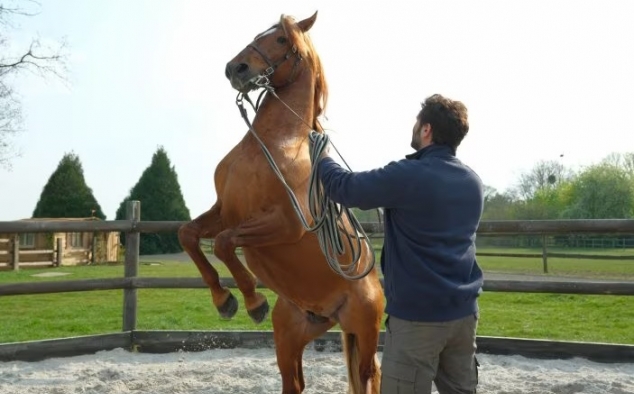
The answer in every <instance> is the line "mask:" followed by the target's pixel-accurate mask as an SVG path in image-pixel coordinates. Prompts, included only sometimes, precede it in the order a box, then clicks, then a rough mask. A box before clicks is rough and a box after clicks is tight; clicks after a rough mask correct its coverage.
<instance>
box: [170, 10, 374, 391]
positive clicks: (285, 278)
mask: <svg viewBox="0 0 634 394" xmlns="http://www.w3.org/2000/svg"><path fill="white" fill-rule="evenodd" d="M316 18H317V12H315V14H314V15H312V16H311V17H309V18H306V19H304V20H302V21H300V22H296V21H295V20H294V19H292V18H291V17H288V16H285V15H282V16H281V17H280V19H279V22H278V23H276V24H275V25H273V26H272V27H271V28H269V29H268V30H266V31H265V32H263V33H261V34H259V35H257V36H256V37H255V38H254V40H253V42H251V43H250V44H249V45H247V46H246V47H245V48H244V49H243V50H242V51H241V52H240V53H238V54H237V55H236V56H235V57H234V58H233V59H232V60H231V61H229V62H228V64H227V66H226V77H227V78H228V79H229V81H230V82H231V86H232V87H233V88H234V89H236V90H237V91H238V92H239V95H238V97H241V96H240V95H244V94H247V96H246V97H247V100H248V92H250V91H252V90H254V89H256V88H258V87H262V84H261V82H262V81H265V82H266V87H267V88H268V90H263V93H264V92H268V93H267V94H266V96H264V99H263V100H262V103H261V105H260V106H258V108H257V110H256V112H255V117H254V119H253V123H252V124H250V123H249V122H248V120H246V118H245V121H246V122H247V124H248V125H249V131H248V132H247V133H246V135H245V136H244V138H243V139H242V140H241V141H240V142H239V143H238V144H237V145H236V146H235V147H234V148H233V149H231V150H230V151H229V153H228V154H227V155H226V156H225V157H224V158H223V159H222V160H221V161H220V163H219V164H218V166H217V168H216V170H215V174H214V181H215V186H216V192H217V200H216V202H215V204H213V206H212V207H211V208H210V209H209V210H208V211H206V212H204V213H202V214H201V215H200V216H198V217H197V218H195V219H194V220H192V221H191V222H188V223H187V224H185V225H183V226H182V227H181V228H180V229H179V240H180V242H181V244H182V246H183V248H184V249H185V251H186V252H187V253H188V254H189V256H190V257H191V259H192V260H193V261H194V263H195V264H196V266H197V268H198V270H199V271H200V274H201V275H202V278H203V279H204V281H205V283H206V284H207V285H208V286H209V288H210V290H211V298H212V301H213V304H214V306H215V307H216V308H217V310H218V312H219V314H220V316H221V317H223V318H232V317H233V316H234V315H235V313H236V311H237V308H238V303H237V300H236V298H235V297H234V296H233V294H232V293H231V292H230V290H229V289H227V288H225V287H223V286H221V284H220V281H219V277H218V272H217V271H216V270H215V269H214V267H213V266H212V265H211V264H210V263H209V261H208V260H207V259H206V257H205V255H204V254H203V253H202V251H201V248H200V246H199V242H200V239H202V238H214V239H215V242H214V254H215V255H216V256H217V257H218V258H219V259H220V260H221V261H222V262H223V263H224V264H225V265H226V266H227V268H228V269H229V270H230V272H231V275H232V276H233V278H234V279H235V281H236V285H237V287H238V288H239V290H240V292H241V293H242V296H243V297H244V303H245V306H246V309H247V312H248V314H249V316H250V317H251V319H252V320H253V321H254V322H255V323H260V322H262V321H263V320H264V319H265V318H266V317H267V315H268V311H269V306H268V302H267V299H266V298H265V296H264V295H263V294H262V293H260V292H256V285H257V280H256V278H257V279H259V280H260V281H261V282H262V284H263V285H264V286H266V287H267V288H269V289H270V290H272V291H273V292H274V293H275V294H277V301H276V302H275V306H274V307H273V311H272V316H271V318H272V323H273V335H274V341H275V351H276V356H277V364H278V368H279V371H280V373H281V376H282V393H287V394H290V393H301V392H302V391H303V390H304V387H305V383H304V377H303V372H302V355H303V352H304V348H305V347H306V345H307V344H308V343H309V342H311V341H312V340H314V339H316V338H318V337H319V336H321V335H322V334H324V333H325V332H326V331H328V330H329V329H331V328H332V327H334V326H335V325H336V324H339V326H340V328H341V330H342V342H343V351H344V355H345V360H346V363H347V367H348V381H349V385H348V387H349V392H350V393H354V394H357V393H359V394H360V393H364V394H378V393H379V391H380V380H381V377H380V376H381V375H380V365H379V360H378V357H377V354H376V352H377V344H378V340H379V330H380V327H381V320H382V316H383V308H384V296H383V289H382V287H381V283H380V282H379V278H378V273H377V269H376V268H375V267H374V266H372V267H370V268H371V269H363V268H362V266H363V265H364V264H365V266H366V267H367V266H368V265H369V264H371V265H373V264H374V256H373V250H372V248H371V247H370V246H369V244H368V243H365V244H363V243H360V244H358V245H361V246H358V247H357V250H356V251H355V250H353V249H354V248H355V246H354V245H352V243H350V244H348V246H347V247H345V249H344V252H343V253H341V254H340V256H339V261H343V262H342V263H341V264H342V265H346V264H347V265H350V260H353V259H354V257H353V256H352V255H353V254H355V253H356V254H358V256H359V257H358V265H355V266H354V267H355V268H354V272H353V274H355V273H356V275H357V276H356V277H352V274H351V276H349V277H347V276H345V275H341V274H338V272H337V270H335V269H333V268H332V266H331V265H330V264H329V263H328V260H327V258H326V253H325V251H324V249H323V245H322V244H321V243H320V239H319V237H318V235H317V234H316V231H315V230H314V228H315V227H318V226H317V225H315V227H313V228H310V226H311V225H313V224H315V223H316V222H317V220H316V219H315V218H314V217H313V216H314V215H312V213H311V212H312V210H311V208H310V207H309V183H310V182H309V179H310V177H311V176H312V175H314V172H313V171H311V170H314V168H313V166H312V162H311V156H310V154H311V150H312V149H311V144H310V138H311V135H312V134H311V133H319V134H321V135H325V134H324V130H323V128H322V126H321V125H320V123H319V120H318V117H319V116H320V115H321V114H322V113H323V111H324V109H325V106H326V101H327V91H328V89H327V83H326V79H325V77H324V71H323V68H322V64H321V61H320V59H319V56H318V55H317V53H316V52H315V50H314V47H313V44H312V42H311V40H310V38H309V36H308V34H307V33H308V31H309V30H310V29H311V27H312V26H313V24H314V23H315V20H316ZM242 97H244V96H242ZM239 101H241V100H238V101H237V103H238V102H239ZM249 101H250V100H249ZM254 108H255V106H254ZM242 109H243V108H242ZM244 113H245V112H242V114H243V115H244ZM267 154H268V155H269V156H268V157H267ZM271 160H272V161H273V162H274V163H275V165H276V166H277V168H278V169H279V173H276V171H274V170H273V166H272V163H271ZM280 176H281V177H282V179H283V182H282V180H281V179H280ZM289 191H292V194H293V195H294V196H295V197H296V203H297V205H296V204H294V203H293V201H292V200H293V199H292V198H289V195H290V193H289ZM301 215H303V216H304V217H308V218H311V219H310V223H303V222H302V221H301V220H300V218H301ZM319 220H321V219H319ZM353 220H356V219H353ZM343 223H344V224H343V225H342V226H341V227H345V228H341V227H336V229H338V230H339V231H344V232H347V233H348V234H350V233H357V235H358V230H355V229H353V226H352V224H351V220H350V219H346V221H344V222H343ZM306 224H308V226H309V227H307V225H306ZM238 247H241V248H242V250H243V253H244V257H245V260H246V264H247V266H248V269H247V268H246V267H245V266H243V265H242V263H241V261H240V260H239V259H238V258H237V256H236V252H235V250H236V248H238ZM346 259H347V260H346ZM344 263H345V264H344ZM253 274H255V276H254V275H253Z"/></svg>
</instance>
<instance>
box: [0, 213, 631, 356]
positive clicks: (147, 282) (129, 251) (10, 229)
mask: <svg viewBox="0 0 634 394" xmlns="http://www.w3.org/2000/svg"><path fill="white" fill-rule="evenodd" d="M140 218H141V204H140V202H139V201H130V202H129V203H128V205H127V219H126V220H116V221H103V222H99V221H90V222H68V221H47V222H28V221H14V222H0V233H24V232H28V233H34V232H54V231H65V232H84V231H86V232H87V231H121V232H124V233H125V239H126V251H125V262H124V277H123V278H104V279H88V280H71V281H45V282H41V281H38V282H26V283H11V284H3V285H0V296H8V295H13V296H17V295H27V294H45V293H62V292H77V291H96V290H123V292H124V295H123V311H122V322H123V324H122V332H124V333H134V332H135V330H136V319H137V290H138V289H146V288H147V289H149V288H153V289H159V288H160V289H165V288H172V289H174V288H177V289H195V288H205V287H206V285H205V284H204V282H203V281H202V279H201V278H146V277H145V278H144V277H138V267H139V246H140V234H141V233H159V232H175V231H177V230H178V228H179V227H180V226H181V225H182V224H183V223H184V222H181V221H145V222H143V221H141V220H140ZM363 228H364V229H365V231H366V232H367V233H370V234H371V233H380V232H382V230H383V229H382V228H381V226H380V224H379V223H363ZM478 233H480V234H503V235H510V234H541V235H545V234H564V233H566V234H570V233H598V234H606V233H618V234H634V220H630V219H606V220H529V221H490V222H482V223H481V225H480V228H479V230H478ZM222 281H223V282H224V284H225V285H226V286H228V287H235V281H234V280H233V279H232V278H223V279H222ZM259 287H264V286H263V285H262V284H261V283H260V284H259ZM484 290H485V291H498V292H528V293H544V292H547V293H564V294H601V295H628V296H631V295H634V283H632V282H616V281H614V282H607V281H601V282H599V281H597V282H591V281H587V282H556V281H513V280H486V281H485V283H484ZM116 338H117V341H120V340H121V339H120V338H122V337H120V336H116ZM504 340H507V339H502V341H504ZM29 343H30V344H31V346H34V345H33V343H32V342H29ZM9 345H11V346H18V345H16V344H9ZM3 346H5V345H0V353H1V352H2V349H3ZM575 346H577V345H575ZM36 347H37V346H36ZM5 349H8V348H5ZM627 349H629V350H627V352H629V353H628V354H632V349H631V347H628V348H627ZM25 357H26V356H25Z"/></svg>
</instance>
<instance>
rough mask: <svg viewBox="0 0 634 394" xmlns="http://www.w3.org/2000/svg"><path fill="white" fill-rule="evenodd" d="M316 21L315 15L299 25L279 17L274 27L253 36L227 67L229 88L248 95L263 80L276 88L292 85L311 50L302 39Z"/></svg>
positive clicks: (283, 16)
mask: <svg viewBox="0 0 634 394" xmlns="http://www.w3.org/2000/svg"><path fill="white" fill-rule="evenodd" d="M316 19H317V12H315V13H314V14H313V15H312V16H311V17H309V18H306V19H304V20H302V21H300V22H295V21H294V20H293V19H292V18H291V17H289V16H285V15H282V16H281V17H280V20H279V22H278V23H276V24H275V25H273V26H272V27H270V28H269V29H268V30H266V31H264V32H263V33H260V34H258V35H257V36H255V38H254V39H253V41H252V42H251V43H250V44H248V45H247V46H246V47H245V48H244V49H243V50H242V51H241V52H240V53H238V54H237V55H236V56H235V57H234V58H233V59H232V60H231V61H229V62H228V63H227V67H226V69H225V75H226V76H227V78H228V79H229V81H230V82H231V86H232V87H233V88H234V89H236V90H237V91H239V92H242V93H248V92H249V91H251V90H253V89H255V88H257V87H258V83H262V82H264V81H266V80H267V79H268V81H269V83H270V84H271V86H273V87H276V88H279V87H282V86H285V85H287V84H290V83H292V82H293V80H294V79H295V78H296V76H297V75H299V73H300V72H301V70H302V68H303V67H305V65H304V64H302V60H304V58H305V57H306V56H307V55H309V51H310V49H311V48H310V41H308V40H307V39H305V37H304V36H303V35H304V33H306V32H307V31H308V30H310V28H311V27H312V26H313V24H314V23H315V20H316Z"/></svg>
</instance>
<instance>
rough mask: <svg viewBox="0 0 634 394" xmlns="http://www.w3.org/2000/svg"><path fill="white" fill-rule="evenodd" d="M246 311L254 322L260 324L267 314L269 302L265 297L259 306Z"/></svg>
mask: <svg viewBox="0 0 634 394" xmlns="http://www.w3.org/2000/svg"><path fill="white" fill-rule="evenodd" d="M247 312H248V313H249V316H250V317H251V320H253V322H254V323H256V324H260V323H262V322H263V321H264V319H266V317H267V316H268V315H269V302H268V301H267V300H266V299H265V300H264V302H263V303H262V304H261V305H260V306H258V307H256V308H254V309H252V310H250V311H247Z"/></svg>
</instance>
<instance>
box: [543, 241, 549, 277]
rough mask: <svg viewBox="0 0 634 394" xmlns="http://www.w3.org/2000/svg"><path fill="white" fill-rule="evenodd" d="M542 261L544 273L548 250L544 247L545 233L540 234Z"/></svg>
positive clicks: (546, 268)
mask: <svg viewBox="0 0 634 394" xmlns="http://www.w3.org/2000/svg"><path fill="white" fill-rule="evenodd" d="M542 261H543V263H544V273H545V274H547V273H548V250H547V249H546V235H542Z"/></svg>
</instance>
